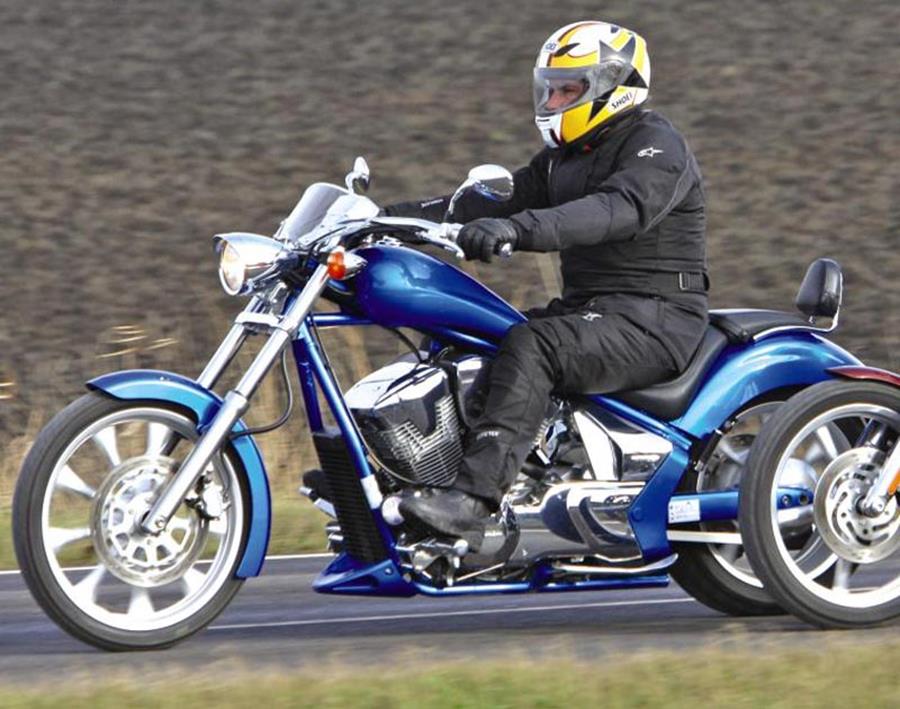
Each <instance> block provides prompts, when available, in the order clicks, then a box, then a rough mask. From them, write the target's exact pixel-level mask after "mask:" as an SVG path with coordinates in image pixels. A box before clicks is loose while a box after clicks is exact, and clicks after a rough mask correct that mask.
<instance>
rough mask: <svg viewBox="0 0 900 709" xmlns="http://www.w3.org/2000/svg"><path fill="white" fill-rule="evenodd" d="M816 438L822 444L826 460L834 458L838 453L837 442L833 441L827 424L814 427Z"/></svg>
mask: <svg viewBox="0 0 900 709" xmlns="http://www.w3.org/2000/svg"><path fill="white" fill-rule="evenodd" d="M816 439H817V440H818V441H819V444H820V445H821V446H822V450H823V451H824V452H825V455H827V456H828V460H834V459H835V458H837V457H838V455H840V453H839V452H838V448H837V444H836V443H835V442H834V436H833V435H831V429H830V428H829V427H828V426H822V427H821V428H818V429H816Z"/></svg>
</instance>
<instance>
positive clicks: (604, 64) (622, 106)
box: [534, 22, 650, 148]
mask: <svg viewBox="0 0 900 709" xmlns="http://www.w3.org/2000/svg"><path fill="white" fill-rule="evenodd" d="M649 89H650V56H649V54H648V53H647V43H646V42H644V38H643V37H641V36H640V35H639V34H636V33H634V32H632V31H631V30H627V29H625V28H624V27H619V26H618V25H611V24H607V23H606V22H576V23H574V24H571V25H566V26H565V27H563V28H561V29H559V30H557V31H556V32H554V33H553V34H552V35H550V37H549V38H548V39H547V41H546V42H545V43H544V46H543V47H542V48H541V51H540V54H538V58H537V62H536V64H535V66H534V122H535V124H536V125H537V127H538V130H539V131H540V132H541V137H542V138H543V139H544V143H546V144H547V146H548V147H550V148H559V147H562V146H564V145H572V144H574V143H577V142H578V141H579V140H581V139H582V138H585V137H586V136H588V135H589V134H591V133H593V132H594V131H595V130H596V129H597V128H599V127H600V126H602V125H604V124H605V123H608V122H609V120H610V119H611V118H612V117H613V116H615V115H617V114H620V113H622V112H623V111H626V110H628V109H630V108H632V107H633V106H637V105H638V104H641V103H643V102H644V101H646V100H647V96H648V95H649V93H650V91H649Z"/></svg>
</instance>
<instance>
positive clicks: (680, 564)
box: [670, 401, 785, 617]
mask: <svg viewBox="0 0 900 709" xmlns="http://www.w3.org/2000/svg"><path fill="white" fill-rule="evenodd" d="M780 405H781V402H780V401H768V402H763V403H757V404H754V405H752V406H750V407H749V408H746V409H744V410H743V411H742V412H740V413H739V414H737V416H735V417H734V423H733V425H732V426H731V427H730V428H729V429H728V432H727V433H726V434H725V435H724V436H723V437H722V439H721V440H720V441H719V443H718V445H717V446H716V449H715V450H714V451H713V453H712V454H711V455H710V457H709V460H708V461H707V465H706V468H705V470H704V472H703V474H701V473H698V472H697V471H696V470H693V469H691V470H690V471H688V472H687V473H686V474H685V476H684V479H683V480H682V483H681V485H680V486H679V492H702V491H709V490H724V489H728V488H731V487H735V486H737V485H738V484H740V483H741V482H742V480H743V478H744V474H745V471H746V459H747V456H749V451H750V447H751V445H752V443H753V441H754V439H755V437H756V435H757V434H758V433H759V430H760V427H761V426H762V422H764V421H765V420H766V419H767V418H768V417H769V416H771V415H772V413H773V412H774V411H775V410H776V409H777V408H778V407H779V406H780ZM709 527H713V529H712V530H710V529H709ZM723 528H724V529H723ZM697 531H729V532H733V531H739V529H738V527H737V525H736V524H734V523H731V522H724V523H715V524H712V525H698V527H697ZM672 547H673V549H674V550H675V551H676V552H677V553H678V561H676V562H675V564H674V566H673V567H672V569H671V571H670V573H671V575H672V578H674V579H675V581H676V582H677V583H678V585H679V586H681V588H683V589H684V590H685V591H687V592H688V593H689V594H690V595H691V596H693V597H694V598H695V599H696V600H698V601H699V602H700V603H702V604H703V605H705V606H707V607H709V608H712V609H713V610H716V611H719V612H720V613H725V614H727V615H731V616H738V617H741V616H765V615H781V614H783V613H784V612H785V611H784V609H783V608H782V607H781V606H779V605H778V603H776V602H775V601H774V600H773V598H772V596H771V595H769V593H767V592H766V590H765V589H764V588H763V584H762V582H760V581H759V579H757V578H756V575H755V574H754V573H753V570H752V568H751V567H750V565H749V562H748V561H747V560H746V559H745V558H744V552H743V547H742V546H738V545H727V544H699V543H687V542H682V543H677V542H676V543H673V544H672Z"/></svg>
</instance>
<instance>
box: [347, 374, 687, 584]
mask: <svg viewBox="0 0 900 709" xmlns="http://www.w3.org/2000/svg"><path fill="white" fill-rule="evenodd" d="M486 362H487V360H484V359H483V358H480V357H474V356H463V357H458V358H452V359H448V360H445V361H441V362H439V363H438V364H424V363H420V362H418V361H415V360H412V359H410V360H401V361H397V362H394V363H392V364H390V365H388V366H386V367H384V368H382V369H380V370H378V371H376V372H373V373H372V374H370V375H369V376H367V377H366V378H364V379H362V380H361V381H359V382H358V383H357V384H355V385H354V386H353V387H352V388H351V389H350V390H349V391H348V392H347V394H346V400H347V403H348V405H349V407H350V410H351V411H352V413H353V416H354V418H355V419H356V421H357V423H358V425H359V427H360V431H361V433H362V435H363V438H364V439H365V441H366V443H367V444H368V445H369V447H370V448H371V450H372V452H373V453H374V455H375V456H376V457H377V458H378V460H379V462H381V463H382V465H383V466H384V467H385V469H386V470H385V472H386V473H387V474H388V475H390V476H391V477H394V478H395V479H397V480H398V481H402V482H403V483H412V484H415V485H422V486H446V485H450V484H451V483H452V482H453V477H454V474H455V471H456V469H457V466H458V465H459V461H460V459H461V458H462V452H463V448H462V438H463V435H464V432H465V430H467V428H468V426H469V425H470V424H471V423H472V421H473V420H474V418H475V417H476V416H477V415H478V413H479V405H480V403H481V397H480V394H479V392H480V391H481V389H482V388H481V386H480V382H481V381H482V380H483V378H484V377H483V374H484V373H485V371H486V370H485V368H484V364H485V363H486ZM670 452H671V444H669V442H668V441H666V440H665V439H663V438H660V437H658V436H655V435H653V434H650V433H647V432H646V431H644V430H643V429H640V428H638V427H636V426H634V425H632V424H630V423H628V422H627V421H625V420H623V419H621V418H619V417H618V416H615V415H614V414H612V413H610V412H608V411H605V410H600V409H594V408H591V409H577V410H572V409H571V408H570V407H568V406H565V405H561V404H560V405H557V406H556V407H555V410H554V411H553V412H552V414H551V415H550V416H548V418H547V419H546V420H545V421H544V423H543V425H542V426H541V428H540V431H539V432H538V436H537V438H536V440H535V447H534V450H533V453H532V456H531V458H530V462H529V463H528V464H526V467H525V468H524V469H523V472H522V473H520V475H519V477H518V479H517V480H516V482H515V484H514V485H513V487H512V488H511V489H510V491H509V493H508V494H507V496H506V498H505V500H504V504H503V506H502V508H501V511H500V512H499V513H497V515H495V517H494V522H493V524H492V525H490V527H489V529H488V533H487V536H486V538H485V541H484V544H483V546H482V548H481V550H480V551H479V552H478V553H477V554H468V555H466V556H465V559H464V561H463V567H462V569H463V570H469V572H470V575H476V574H477V573H480V572H479V571H477V570H478V569H487V568H488V567H495V566H496V565H498V564H502V565H503V566H504V568H505V569H507V570H514V569H516V568H519V569H522V568H527V567H529V566H531V565H533V564H534V563H535V562H536V561H538V560H541V559H553V560H556V561H558V562H559V563H564V564H565V563H569V562H571V560H572V559H576V560H581V563H587V564H588V566H590V568H591V569H593V571H592V573H601V572H602V571H603V569H604V568H606V566H605V565H607V564H608V565H611V566H616V565H623V564H625V565H632V566H633V565H634V563H635V562H637V563H639V560H640V559H641V552H640V548H639V547H638V545H637V542H636V540H635V537H634V531H633V530H632V528H631V525H630V523H629V520H628V511H629V508H630V506H631V504H632V503H633V501H634V499H635V498H636V497H637V495H638V494H639V493H640V492H641V490H642V489H643V487H644V483H645V482H646V480H647V479H648V478H649V477H650V475H652V474H653V473H654V472H655V471H656V469H657V468H658V467H659V465H660V464H661V463H662V461H663V460H664V459H665V458H666V457H667V456H668V455H669V453H670ZM420 552H421V550H420ZM423 553H424V552H423ZM430 553H431V552H429V554H430ZM425 556H426V557H428V554H425ZM418 558H420V559H421V558H422V554H420V555H419V557H418ZM429 558H430V557H429ZM598 563H599V564H600V566H597V564H598ZM416 566H421V564H418V563H417V564H416ZM473 569H475V570H476V571H474V572H472V570H473ZM569 570H571V569H569Z"/></svg>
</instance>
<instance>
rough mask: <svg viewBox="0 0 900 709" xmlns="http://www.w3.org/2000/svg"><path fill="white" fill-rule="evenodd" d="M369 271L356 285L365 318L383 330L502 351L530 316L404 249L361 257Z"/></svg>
mask: <svg viewBox="0 0 900 709" xmlns="http://www.w3.org/2000/svg"><path fill="white" fill-rule="evenodd" d="M355 253H356V254H358V255H359V256H362V257H363V258H364V259H366V261H367V262H368V265H367V266H366V268H365V269H363V270H362V271H361V272H360V273H359V274H358V275H357V276H356V277H355V278H354V279H353V285H352V288H353V291H354V293H355V295H356V298H355V300H356V302H357V305H358V306H359V308H360V310H361V311H362V313H363V314H364V315H365V316H366V317H367V318H369V319H370V320H372V321H373V322H375V323H378V324H379V325H384V326H387V327H409V328H414V329H416V330H421V331H423V332H427V333H430V334H434V335H437V336H439V337H440V338H441V339H448V340H451V341H456V342H458V343H459V344H465V345H467V346H470V347H475V348H476V349H478V348H479V346H480V345H487V346H491V345H493V346H496V345H497V344H499V342H500V340H501V339H503V336H504V335H505V334H506V332H507V330H509V328H510V327H512V326H513V325H515V324H516V323H520V322H524V321H525V316H524V315H522V313H520V312H519V311H518V310H516V309H515V308H513V307H512V306H511V305H510V304H509V303H507V302H506V301H505V300H503V299H502V298H501V297H500V296H499V295H497V294H496V293H494V292H493V291H491V290H490V289H488V288H485V287H484V286H483V285H481V284H480V283H479V282H478V281H476V280H475V279H474V278H472V277H471V276H469V275H468V274H467V273H465V272H463V271H461V270H460V269H458V268H456V267H455V266H452V265H450V264H448V263H445V262H443V261H441V260H439V259H436V258H434V257H433V256H429V255H428V254H426V253H423V252H421V251H416V250H414V249H410V248H406V247H402V246H372V247H369V248H365V249H359V250H357V251H356V252H355Z"/></svg>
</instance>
